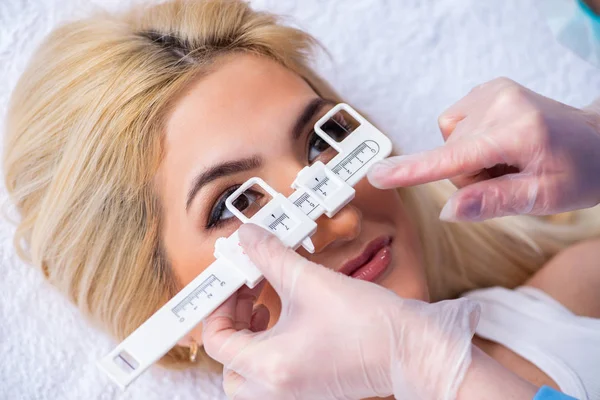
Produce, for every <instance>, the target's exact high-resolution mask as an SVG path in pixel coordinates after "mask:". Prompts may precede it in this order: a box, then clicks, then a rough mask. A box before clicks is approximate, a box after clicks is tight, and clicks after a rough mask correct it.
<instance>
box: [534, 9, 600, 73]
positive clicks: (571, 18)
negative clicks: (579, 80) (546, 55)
mask: <svg viewBox="0 0 600 400" xmlns="http://www.w3.org/2000/svg"><path fill="white" fill-rule="evenodd" d="M540 9H541V10H542V12H543V14H544V16H545V17H546V20H547V22H548V25H549V26H550V29H551V30H552V33H553V34H554V36H555V37H556V39H557V40H558V42H560V43H561V44H562V45H563V46H565V47H567V48H569V49H570V50H571V51H572V52H573V53H575V54H577V55H578V56H579V57H581V58H583V59H584V60H586V61H588V62H589V63H591V64H594V65H596V66H600V16H598V15H596V14H595V13H594V12H593V11H592V9H591V8H590V7H589V6H588V5H587V4H585V3H584V1H583V0H544V1H543V2H542V3H541V4H540Z"/></svg>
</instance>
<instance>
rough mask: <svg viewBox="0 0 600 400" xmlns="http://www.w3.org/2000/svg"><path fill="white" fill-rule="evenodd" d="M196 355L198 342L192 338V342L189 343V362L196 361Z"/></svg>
mask: <svg viewBox="0 0 600 400" xmlns="http://www.w3.org/2000/svg"><path fill="white" fill-rule="evenodd" d="M197 355H198V343H196V341H195V340H193V339H192V344H191V345H190V362H196V356H197Z"/></svg>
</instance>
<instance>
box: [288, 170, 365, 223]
mask: <svg viewBox="0 0 600 400" xmlns="http://www.w3.org/2000/svg"><path fill="white" fill-rule="evenodd" d="M292 188H293V189H302V190H304V191H305V192H307V193H308V194H309V195H310V196H311V197H312V198H314V199H315V200H317V201H318V202H319V205H320V206H321V207H323V209H324V210H325V214H326V215H327V216H328V217H329V218H332V217H333V216H334V215H335V214H336V213H337V212H338V211H340V210H341V209H342V208H343V207H344V206H345V205H346V204H348V203H349V202H350V201H352V199H353V198H354V195H355V193H356V191H355V190H354V188H353V187H352V186H350V185H349V184H348V183H346V182H345V181H344V180H343V179H341V178H340V177H339V176H338V175H336V174H335V173H334V172H333V171H332V170H330V169H329V168H327V167H326V166H325V164H323V163H322V162H321V161H317V162H315V163H314V164H312V165H311V166H308V167H304V168H303V169H302V170H301V171H300V172H299V173H298V175H297V176H296V179H295V180H294V182H293V183H292Z"/></svg>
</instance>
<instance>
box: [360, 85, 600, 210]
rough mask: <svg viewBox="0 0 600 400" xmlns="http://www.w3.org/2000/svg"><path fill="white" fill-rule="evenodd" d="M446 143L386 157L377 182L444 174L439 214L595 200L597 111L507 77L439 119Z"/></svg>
mask: <svg viewBox="0 0 600 400" xmlns="http://www.w3.org/2000/svg"><path fill="white" fill-rule="evenodd" d="M439 125H440V129H441V131H442V134H443V136H444V139H445V140H446V144H445V145H444V146H442V147H439V148H437V149H434V150H431V151H427V152H424V153H420V154H413V155H409V156H399V157H391V158H388V159H386V160H384V161H382V162H380V163H378V164H375V165H374V166H373V167H372V169H371V170H370V171H369V175H368V178H369V181H370V182H371V184H372V185H374V186H376V187H379V188H392V187H400V186H411V185H417V184H422V183H426V182H432V181H437V180H441V179H447V178H449V179H451V180H452V182H453V183H454V184H455V185H456V186H457V187H458V188H460V190H458V191H457V192H456V193H454V195H453V196H452V197H451V198H450V199H449V200H448V202H447V203H446V205H445V207H444V209H443V210H442V213H441V214H440V218H442V219H446V220H470V221H480V220H484V219H488V218H493V217H500V216H506V215H517V214H535V215H549V214H555V213H559V212H564V211H571V210H575V209H580V208H587V207H592V206H594V205H596V204H598V203H600V113H599V112H598V110H597V109H596V110H594V109H593V108H592V107H589V108H587V109H584V110H580V109H577V108H573V107H569V106H567V105H565V104H562V103H559V102H556V101H554V100H551V99H548V98H546V97H544V96H541V95H539V94H537V93H534V92H532V91H531V90H528V89H526V88H525V87H523V86H521V85H519V84H517V83H515V82H513V81H511V80H510V79H507V78H498V79H495V80H493V81H490V82H488V83H485V84H483V85H480V86H478V87H476V88H475V89H473V90H472V91H471V92H470V93H469V94H468V95H467V96H466V97H464V98H463V99H461V100H460V101H459V102H458V103H456V104H455V105H453V106H452V107H450V108H449V109H448V110H446V111H445V112H444V113H443V114H442V115H441V116H440V118H439Z"/></svg>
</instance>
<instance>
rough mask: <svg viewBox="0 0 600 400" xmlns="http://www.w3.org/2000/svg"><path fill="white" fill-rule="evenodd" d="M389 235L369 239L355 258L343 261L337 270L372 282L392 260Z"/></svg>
mask: <svg viewBox="0 0 600 400" xmlns="http://www.w3.org/2000/svg"><path fill="white" fill-rule="evenodd" d="M391 242H392V238H391V237H390V236H382V237H379V238H377V239H375V240H373V241H371V242H370V243H369V244H368V245H367V247H366V248H365V250H364V251H363V252H362V253H361V254H360V255H359V256H358V257H356V258H354V259H352V260H350V261H348V262H347V263H345V264H344V265H343V266H342V267H341V268H340V269H339V270H338V272H341V273H342V274H344V275H348V276H351V277H352V278H356V279H361V280H365V281H370V282H373V281H374V280H376V279H377V278H378V277H379V276H381V274H382V273H383V272H384V271H385V270H386V269H387V267H388V266H389V265H390V262H391V260H392V249H391V247H390V244H391Z"/></svg>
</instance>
